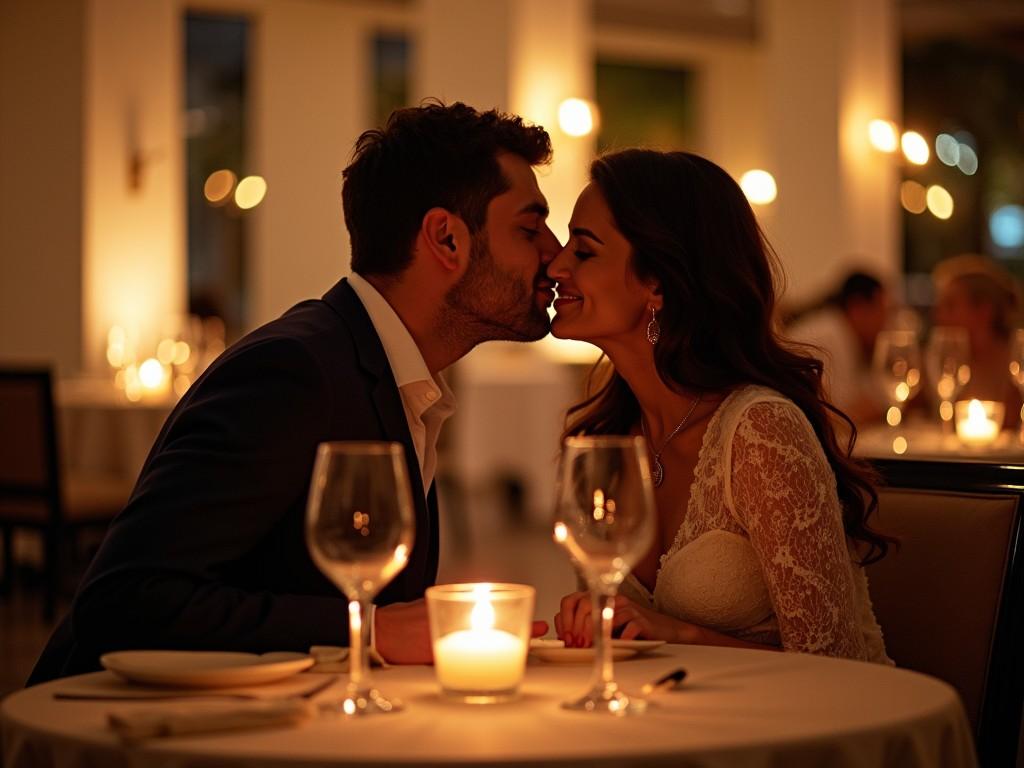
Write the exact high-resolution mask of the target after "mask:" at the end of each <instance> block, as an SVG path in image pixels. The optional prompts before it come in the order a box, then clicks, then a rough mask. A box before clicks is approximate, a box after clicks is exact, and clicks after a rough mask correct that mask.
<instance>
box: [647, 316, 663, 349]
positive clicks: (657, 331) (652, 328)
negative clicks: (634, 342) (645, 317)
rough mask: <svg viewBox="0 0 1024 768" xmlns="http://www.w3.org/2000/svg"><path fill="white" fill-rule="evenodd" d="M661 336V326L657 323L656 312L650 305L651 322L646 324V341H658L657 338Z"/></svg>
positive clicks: (652, 342)
mask: <svg viewBox="0 0 1024 768" xmlns="http://www.w3.org/2000/svg"><path fill="white" fill-rule="evenodd" d="M660 338H661V326H660V325H658V313H657V310H655V309H654V307H651V322H649V323H648V324H647V341H649V342H650V343H651V345H652V346H653V345H655V344H657V343H658V339H660Z"/></svg>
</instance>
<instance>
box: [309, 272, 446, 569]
mask: <svg viewBox="0 0 1024 768" xmlns="http://www.w3.org/2000/svg"><path fill="white" fill-rule="evenodd" d="M324 301H325V302H327V304H329V305H330V306H331V307H332V308H333V309H334V311H335V312H337V313H338V314H339V315H340V316H341V317H342V319H343V320H344V321H345V323H346V324H347V325H348V327H349V330H350V331H351V333H352V339H353V341H354V342H355V347H356V354H357V355H358V357H359V365H360V367H361V368H362V369H363V371H365V372H366V373H367V374H368V375H369V377H370V378H371V379H372V380H373V382H374V383H373V384H372V389H371V398H372V400H373V405H374V409H375V410H376V412H377V419H378V421H379V422H380V426H381V432H382V433H383V436H384V439H385V440H390V441H393V442H396V443H401V445H402V448H403V449H404V450H405V463H406V467H407V470H408V474H409V486H410V490H411V491H412V500H413V505H414V506H415V508H416V543H415V545H414V547H413V553H412V556H411V557H410V559H409V565H408V566H407V567H406V570H405V573H406V574H407V575H408V576H412V575H413V574H412V573H410V571H414V572H415V575H416V578H417V580H418V581H419V583H426V584H431V583H433V580H434V578H435V575H436V572H437V553H436V551H434V550H436V548H437V545H436V542H437V541H438V538H439V536H438V530H437V522H436V521H437V499H436V496H435V494H434V493H433V487H431V494H430V499H429V503H428V500H427V499H426V497H425V493H424V490H423V478H422V476H421V475H420V468H419V467H420V463H419V459H418V458H417V456H416V448H415V447H414V446H413V442H412V435H411V434H410V432H409V422H408V421H407V420H406V418H405V407H404V406H403V405H402V396H401V394H400V393H399V391H398V385H397V384H396V383H395V377H394V374H393V373H392V371H391V365H390V364H389V363H388V358H387V354H386V353H385V352H384V347H383V345H382V344H381V342H380V337H378V335H377V331H376V329H375V328H374V327H373V321H371V320H370V316H369V315H368V314H367V312H366V308H365V307H363V303H362V302H361V301H360V300H359V297H358V296H356V293H355V291H353V290H352V287H351V286H350V285H349V284H348V280H345V279H342V280H340V281H339V282H338V283H336V284H335V285H334V287H333V288H331V290H329V291H328V292H327V293H326V294H325V295H324ZM431 564H433V565H431ZM424 578H425V579H426V581H425V582H423V581H422V579H424Z"/></svg>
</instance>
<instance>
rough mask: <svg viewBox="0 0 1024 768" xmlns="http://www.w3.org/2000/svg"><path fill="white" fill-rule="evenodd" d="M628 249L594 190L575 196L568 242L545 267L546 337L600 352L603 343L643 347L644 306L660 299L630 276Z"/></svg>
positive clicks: (658, 304) (646, 314)
mask: <svg viewBox="0 0 1024 768" xmlns="http://www.w3.org/2000/svg"><path fill="white" fill-rule="evenodd" d="M632 253H633V248H632V246H631V245H630V244H629V241H628V240H626V238H625V237H624V236H623V234H622V233H621V232H619V230H618V229H617V228H616V226H615V221H614V219H613V217H612V212H611V209H609V207H608V204H607V203H606V202H605V199H604V196H603V195H602V194H601V190H600V188H599V187H598V186H597V185H596V184H593V183H591V184H589V185H587V187H586V188H585V189H584V190H583V192H581V193H580V196H579V199H578V200H577V201H576V207H575V208H574V209H573V213H572V219H571V220H570V222H569V242H568V243H566V245H565V247H564V248H563V249H562V250H561V252H560V253H559V254H558V256H556V257H555V260H554V261H553V262H551V264H550V265H548V276H549V277H550V278H551V279H553V280H556V281H557V282H558V298H557V299H555V304H554V307H555V317H554V319H553V320H552V322H551V334H552V335H553V336H555V337H557V338H559V339H579V340H582V341H589V342H590V343H592V344H596V345H597V346H599V347H601V348H602V349H605V348H606V347H607V344H608V342H612V343H613V344H614V343H617V342H620V341H625V342H627V343H644V344H646V343H647V342H646V336H645V334H646V329H647V324H648V323H649V322H650V319H651V310H650V307H651V306H654V307H655V308H656V309H660V308H661V299H660V296H658V295H656V294H655V293H654V291H653V290H651V288H650V287H647V286H645V285H643V284H642V283H641V282H640V281H639V280H638V279H637V277H636V275H635V274H634V273H633V268H632Z"/></svg>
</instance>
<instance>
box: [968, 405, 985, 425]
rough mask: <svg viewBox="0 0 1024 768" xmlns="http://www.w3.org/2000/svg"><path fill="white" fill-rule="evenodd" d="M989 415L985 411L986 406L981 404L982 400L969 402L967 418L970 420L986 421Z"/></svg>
mask: <svg viewBox="0 0 1024 768" xmlns="http://www.w3.org/2000/svg"><path fill="white" fill-rule="evenodd" d="M987 418H988V416H987V414H986V413H985V406H984V405H982V404H981V401H980V400H971V402H969V403H968V404H967V420H968V421H985V419H987Z"/></svg>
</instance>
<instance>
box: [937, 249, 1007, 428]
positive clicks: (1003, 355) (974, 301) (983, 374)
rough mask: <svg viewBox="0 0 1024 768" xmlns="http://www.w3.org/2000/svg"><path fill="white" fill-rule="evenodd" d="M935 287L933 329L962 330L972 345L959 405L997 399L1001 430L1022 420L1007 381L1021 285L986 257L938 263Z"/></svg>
mask: <svg viewBox="0 0 1024 768" xmlns="http://www.w3.org/2000/svg"><path fill="white" fill-rule="evenodd" d="M932 278H933V280H934V282H935V296H936V298H935V310H934V313H933V319H934V322H935V325H946V326H954V327H960V328H964V329H966V331H967V336H968V339H969V342H970V366H971V378H970V381H969V382H968V383H967V385H966V386H965V387H964V388H963V390H962V391H961V392H960V393H959V395H958V398H959V399H960V400H970V399H973V398H976V399H978V400H996V401H998V402H1002V403H1005V405H1006V421H1005V423H1004V426H1008V427H1009V426H1014V425H1016V424H1017V423H1018V421H1019V419H1020V409H1021V396H1020V392H1019V391H1018V390H1017V387H1016V385H1015V384H1014V381H1013V379H1012V378H1011V376H1010V371H1009V363H1010V354H1011V350H1010V347H1011V342H1012V340H1013V332H1014V329H1015V328H1016V327H1017V326H1018V325H1019V323H1020V305H1021V298H1020V286H1019V284H1018V283H1017V280H1016V279H1015V278H1014V277H1013V275H1011V274H1010V273H1009V272H1008V271H1007V270H1006V269H1004V268H1003V267H1002V266H1000V265H999V264H997V263H996V262H995V261H994V260H992V259H990V258H988V257H987V256H981V255H978V254H963V255H961V256H954V257H952V258H950V259H946V260H945V261H943V262H940V263H939V264H938V265H937V266H936V267H935V269H934V271H933V272H932Z"/></svg>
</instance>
